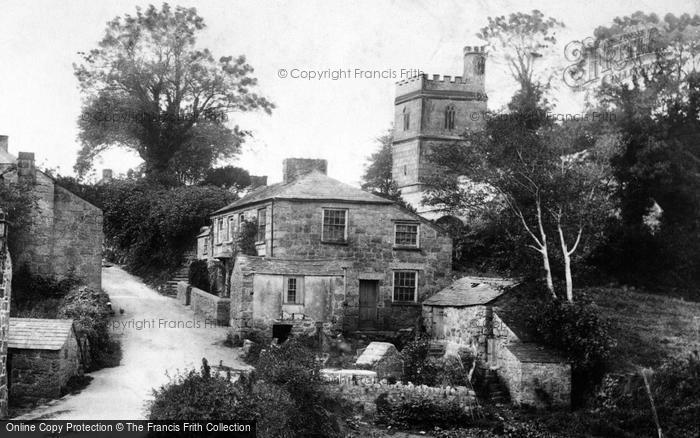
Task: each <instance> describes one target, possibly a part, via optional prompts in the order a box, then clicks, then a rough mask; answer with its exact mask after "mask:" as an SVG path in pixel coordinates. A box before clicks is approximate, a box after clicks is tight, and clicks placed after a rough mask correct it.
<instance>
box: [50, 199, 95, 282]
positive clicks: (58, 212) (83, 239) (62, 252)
mask: <svg viewBox="0 0 700 438" xmlns="http://www.w3.org/2000/svg"><path fill="white" fill-rule="evenodd" d="M54 215H55V218H54V228H53V272H54V275H57V276H61V275H65V273H68V272H74V273H75V274H76V275H77V276H78V277H79V278H81V279H82V280H84V281H85V282H86V284H87V285H88V286H89V287H91V288H93V289H94V290H98V291H99V290H100V289H101V288H102V243H103V233H102V210H100V209H99V208H97V207H95V206H94V205H92V204H90V203H89V202H87V201H85V200H83V199H81V198H80V197H78V196H76V195H74V194H72V193H71V192H69V191H68V190H66V189H64V188H63V187H59V186H55V192H54Z"/></svg>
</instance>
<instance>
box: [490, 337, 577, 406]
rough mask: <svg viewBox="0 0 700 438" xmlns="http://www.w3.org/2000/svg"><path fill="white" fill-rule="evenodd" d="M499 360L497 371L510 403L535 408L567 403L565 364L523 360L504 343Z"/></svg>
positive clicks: (568, 376) (568, 369)
mask: <svg viewBox="0 0 700 438" xmlns="http://www.w3.org/2000/svg"><path fill="white" fill-rule="evenodd" d="M511 345H518V344H511ZM499 363H500V367H499V370H498V374H499V376H501V378H502V379H503V381H504V383H505V384H506V386H507V388H508V391H509V393H510V397H511V400H512V401H513V403H515V404H518V405H529V406H534V407H538V408H550V407H552V406H562V407H568V406H570V405H571V365H570V364H569V363H566V362H558V363H557V362H531V361H524V360H522V359H521V358H518V357H517V356H516V355H515V354H514V353H513V352H512V351H511V349H510V348H508V347H507V346H506V347H505V348H503V349H502V350H501V351H500V354H499Z"/></svg>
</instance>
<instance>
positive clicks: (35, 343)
mask: <svg viewBox="0 0 700 438" xmlns="http://www.w3.org/2000/svg"><path fill="white" fill-rule="evenodd" d="M72 330H73V320H72V319H39V318H10V328H9V332H8V342H7V347H8V348H22V349H29V350H60V349H61V348H63V346H64V345H65V344H66V341H67V340H68V338H69V337H70V334H71V331H72Z"/></svg>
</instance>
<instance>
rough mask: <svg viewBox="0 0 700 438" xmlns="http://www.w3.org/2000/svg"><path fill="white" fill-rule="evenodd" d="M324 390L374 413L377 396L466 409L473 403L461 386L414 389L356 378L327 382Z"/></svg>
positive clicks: (395, 401)
mask: <svg viewBox="0 0 700 438" xmlns="http://www.w3.org/2000/svg"><path fill="white" fill-rule="evenodd" d="M326 389H327V390H328V391H332V392H335V393H337V394H339V395H340V396H341V397H343V398H345V399H347V400H349V401H352V402H356V403H361V404H362V405H363V406H364V410H365V412H367V413H370V414H372V413H375V412H376V411H377V406H376V404H375V400H376V399H377V397H379V396H380V395H381V394H387V395H388V401H389V402H390V403H399V402H402V401H406V400H420V399H426V398H427V399H432V400H436V401H438V400H439V401H454V402H457V403H459V404H460V406H462V407H463V408H464V409H469V408H471V407H472V406H474V405H475V403H476V396H475V395H474V391H472V390H471V389H469V388H467V387H465V386H458V387H444V388H441V387H432V386H425V385H421V386H414V385H412V384H410V383H409V384H406V385H404V384H402V383H399V382H397V383H395V384H389V383H386V382H380V383H369V382H368V381H366V380H365V379H357V381H355V382H347V383H328V384H327V385H326Z"/></svg>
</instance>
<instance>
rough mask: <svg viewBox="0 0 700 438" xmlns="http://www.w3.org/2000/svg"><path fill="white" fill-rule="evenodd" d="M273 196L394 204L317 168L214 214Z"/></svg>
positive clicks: (251, 193) (263, 189)
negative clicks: (331, 176)
mask: <svg viewBox="0 0 700 438" xmlns="http://www.w3.org/2000/svg"><path fill="white" fill-rule="evenodd" d="M270 199H305V200H316V201H340V202H357V203H371V204H392V202H391V201H390V200H388V199H384V198H382V197H379V196H377V195H373V194H372V193H369V192H365V191H364V190H360V189H358V188H355V187H353V186H351V185H349V184H345V183H343V182H340V181H338V180H335V179H333V178H330V177H329V176H327V175H325V174H323V173H321V172H319V171H313V172H311V173H308V174H306V175H304V176H301V177H299V178H297V179H295V180H293V181H291V182H288V183H286V184H285V183H277V184H272V185H269V186H264V187H260V188H259V189H257V190H253V191H252V192H250V193H249V194H248V195H246V196H244V197H243V198H241V199H239V200H237V201H235V202H233V203H231V204H229V205H227V206H226V207H224V208H221V209H219V210H216V211H215V212H214V213H212V215H215V214H218V213H223V212H227V211H229V210H235V209H237V208H240V207H243V206H246V205H250V204H255V203H258V202H263V201H267V200H270Z"/></svg>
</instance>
